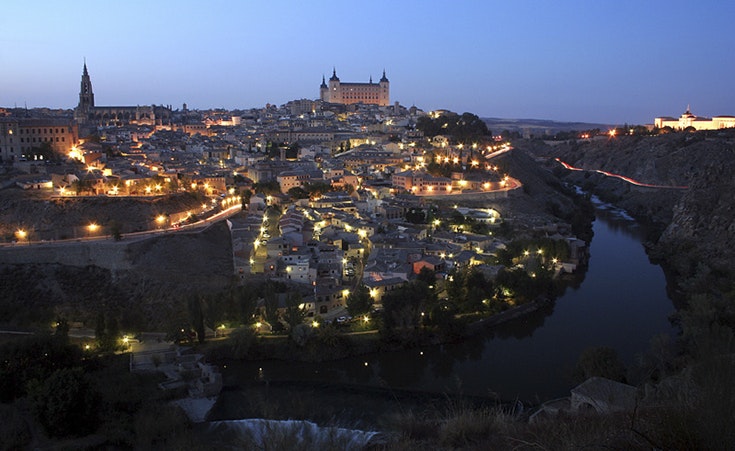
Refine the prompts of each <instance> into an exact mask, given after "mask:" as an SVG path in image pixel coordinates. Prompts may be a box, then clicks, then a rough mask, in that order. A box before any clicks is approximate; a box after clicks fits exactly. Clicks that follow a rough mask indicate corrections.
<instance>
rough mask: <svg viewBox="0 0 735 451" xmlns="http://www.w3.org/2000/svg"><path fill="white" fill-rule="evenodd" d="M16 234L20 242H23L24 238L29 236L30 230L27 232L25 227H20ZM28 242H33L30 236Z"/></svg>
mask: <svg viewBox="0 0 735 451" xmlns="http://www.w3.org/2000/svg"><path fill="white" fill-rule="evenodd" d="M15 236H17V237H18V243H20V242H22V241H23V240H24V239H26V238H27V237H28V232H26V231H25V230H23V229H18V230H17V231H16V232H15ZM28 244H31V239H30V238H28Z"/></svg>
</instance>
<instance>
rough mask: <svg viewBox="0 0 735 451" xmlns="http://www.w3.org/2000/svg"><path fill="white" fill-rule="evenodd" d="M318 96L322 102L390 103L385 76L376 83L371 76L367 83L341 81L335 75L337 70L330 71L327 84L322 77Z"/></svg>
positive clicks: (346, 103) (387, 82)
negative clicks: (330, 74)
mask: <svg viewBox="0 0 735 451" xmlns="http://www.w3.org/2000/svg"><path fill="white" fill-rule="evenodd" d="M319 98H320V99H321V100H322V101H323V102H328V103H338V104H342V105H351V104H354V103H363V104H366V105H379V106H388V105H389V104H390V82H389V81H388V78H386V76H385V70H384V71H383V77H382V78H381V79H380V80H379V81H378V83H373V77H370V81H369V82H367V83H343V82H341V81H340V80H339V77H337V70H336V69H334V70H333V71H332V76H331V77H330V78H329V84H327V82H326V80H325V79H324V77H322V84H321V86H320V87H319Z"/></svg>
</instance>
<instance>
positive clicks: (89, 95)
mask: <svg viewBox="0 0 735 451" xmlns="http://www.w3.org/2000/svg"><path fill="white" fill-rule="evenodd" d="M92 108H94V92H92V81H91V80H90V78H89V72H87V61H86V60H85V61H84V70H83V71H82V83H81V87H80V89H79V105H77V108H76V110H75V111H74V118H75V119H76V120H77V122H78V123H84V122H86V121H87V118H88V117H89V112H90V111H91V110H92Z"/></svg>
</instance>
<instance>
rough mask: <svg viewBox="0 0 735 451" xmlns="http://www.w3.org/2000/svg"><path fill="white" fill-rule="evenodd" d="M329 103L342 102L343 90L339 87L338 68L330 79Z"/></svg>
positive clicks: (334, 69) (333, 71) (333, 70)
mask: <svg viewBox="0 0 735 451" xmlns="http://www.w3.org/2000/svg"><path fill="white" fill-rule="evenodd" d="M328 90H329V102H332V103H340V102H342V90H341V89H340V87H339V77H337V68H336V67H335V68H333V69H332V76H331V77H330V78H329V88H328Z"/></svg>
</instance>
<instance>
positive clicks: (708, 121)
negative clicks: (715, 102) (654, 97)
mask: <svg viewBox="0 0 735 451" xmlns="http://www.w3.org/2000/svg"><path fill="white" fill-rule="evenodd" d="M653 125H654V126H655V127H657V128H664V127H671V128H673V129H674V130H684V129H686V128H689V127H692V128H694V129H695V130H719V129H721V128H732V127H735V116H714V117H712V118H707V117H699V116H695V115H694V114H692V112H691V110H690V109H689V105H687V110H686V111H685V112H684V114H682V115H681V116H679V118H678V119H677V118H673V117H667V116H664V117H657V118H656V119H654V122H653Z"/></svg>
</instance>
